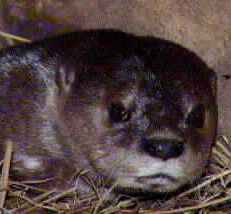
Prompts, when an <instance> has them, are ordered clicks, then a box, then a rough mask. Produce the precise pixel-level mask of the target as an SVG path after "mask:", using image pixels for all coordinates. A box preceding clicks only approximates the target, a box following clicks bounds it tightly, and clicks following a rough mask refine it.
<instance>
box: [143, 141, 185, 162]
mask: <svg viewBox="0 0 231 214" xmlns="http://www.w3.org/2000/svg"><path fill="white" fill-rule="evenodd" d="M142 147H143V150H144V151H145V152H147V153H148V154H149V155H151V156H153V157H157V158H161V159H163V160H167V159H170V158H177V157H179V156H180V155H181V154H182V153H183V151H184V144H183V142H182V141H179V140H175V139H172V140H171V139H143V140H142Z"/></svg>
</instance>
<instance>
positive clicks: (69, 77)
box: [56, 65, 75, 94]
mask: <svg viewBox="0 0 231 214" xmlns="http://www.w3.org/2000/svg"><path fill="white" fill-rule="evenodd" d="M74 81H75V72H74V69H73V68H72V67H71V66H66V65H60V66H59V68H58V72H57V75H56V84H57V86H58V88H59V93H65V94H68V93H69V92H70V90H71V86H72V85H73V83H74Z"/></svg>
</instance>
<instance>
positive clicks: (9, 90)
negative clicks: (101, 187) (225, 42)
mask: <svg viewBox="0 0 231 214" xmlns="http://www.w3.org/2000/svg"><path fill="white" fill-rule="evenodd" d="M0 100H1V103H0V130H1V133H0V143H1V157H2V156H3V154H4V148H5V145H4V143H5V142H6V140H7V139H10V140H12V141H13V142H14V156H13V157H14V158H13V164H12V171H11V175H12V176H13V177H14V179H15V178H16V179H44V178H53V177H55V179H56V181H58V184H57V186H58V187H61V186H62V185H64V186H65V185H73V183H74V181H73V175H74V174H75V173H76V172H78V171H79V170H81V169H88V170H89V172H90V174H91V175H92V176H93V177H94V178H99V177H103V178H105V179H106V180H107V181H109V183H112V182H117V183H118V187H119V188H121V189H126V188H131V189H133V190H135V191H136V190H137V191H140V190H141V191H148V192H170V191H173V190H176V189H177V188H179V187H180V186H182V185H184V184H185V183H188V182H190V181H193V180H194V179H195V178H196V177H198V176H199V175H200V174H201V173H202V171H203V169H204V167H205V165H206V162H207V160H208V157H209V154H210V149H211V145H212V143H213V142H214V139H215V134H216V122H217V112H216V99H215V74H214V72H212V71H211V70H210V69H209V68H208V67H207V66H206V65H205V64H204V63H203V62H202V61H201V60H200V59H199V58H198V57H197V56H196V55H195V54H194V53H192V52H190V51H188V50H186V49H184V48H183V47H181V46H179V45H176V44H173V43H171V42H168V41H164V40H161V39H156V38H151V37H136V36H134V35H130V34H126V33H122V32H119V31H110V30H92V31H83V32H76V33H71V34H67V35H64V36H60V37H55V38H51V39H46V40H43V41H41V42H35V43H32V44H26V45H20V46H18V47H13V48H8V49H5V50H3V51H2V52H1V53H0ZM52 185H54V183H52Z"/></svg>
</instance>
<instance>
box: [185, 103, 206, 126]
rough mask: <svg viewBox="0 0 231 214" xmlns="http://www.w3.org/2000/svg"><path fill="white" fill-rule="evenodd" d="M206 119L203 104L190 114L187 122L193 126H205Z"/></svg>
mask: <svg viewBox="0 0 231 214" xmlns="http://www.w3.org/2000/svg"><path fill="white" fill-rule="evenodd" d="M204 121H205V108H204V106H203V105H201V104H200V105H197V106H196V107H194V108H193V110H192V111H191V112H190V114H189V115H188V118H187V119H186V123H187V124H188V125H189V126H190V127H193V128H197V129H199V128H203V127H204Z"/></svg>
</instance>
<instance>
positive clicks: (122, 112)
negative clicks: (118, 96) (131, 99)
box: [109, 103, 131, 123]
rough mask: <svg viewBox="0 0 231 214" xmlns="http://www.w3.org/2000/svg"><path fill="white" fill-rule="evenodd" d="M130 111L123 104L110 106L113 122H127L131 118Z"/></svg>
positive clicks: (110, 115)
mask: <svg viewBox="0 0 231 214" xmlns="http://www.w3.org/2000/svg"><path fill="white" fill-rule="evenodd" d="M130 116H131V114H130V112H128V111H126V109H125V107H124V106H123V105H122V104H119V103H117V104H115V103H113V104H111V106H110V107H109V117H110V120H111V122H114V123H119V122H126V121H128V120H129V119H130Z"/></svg>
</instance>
